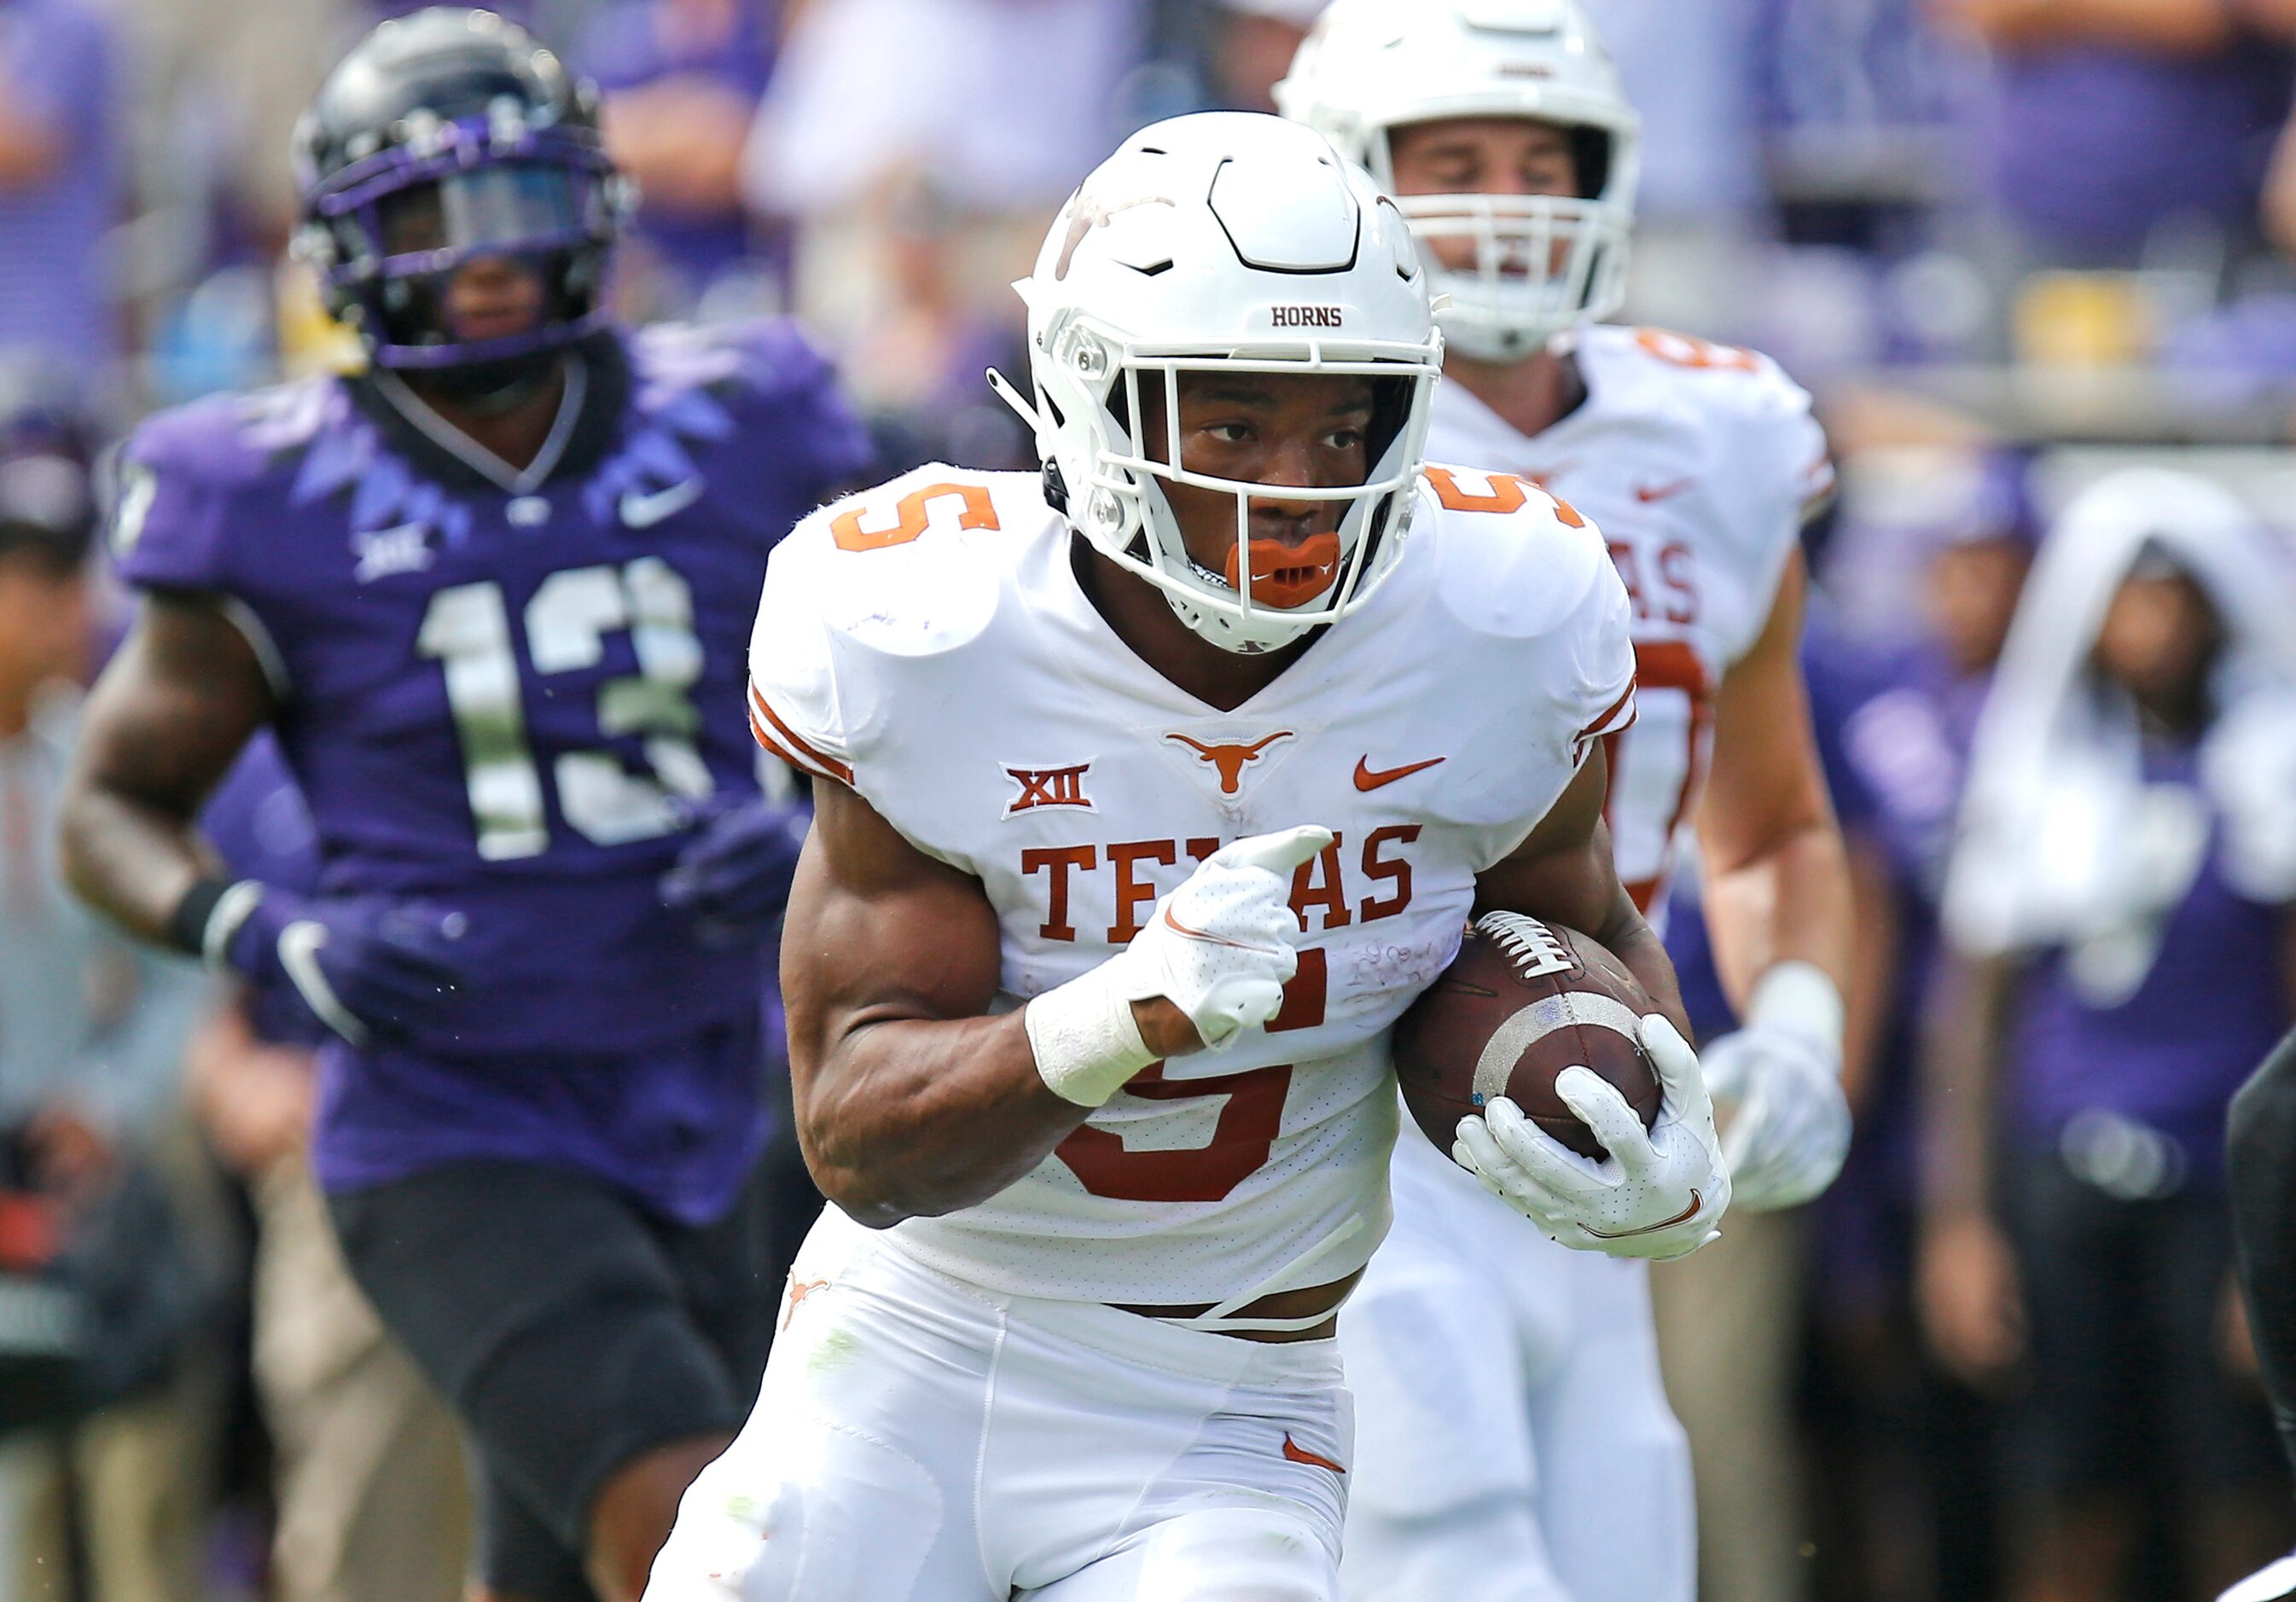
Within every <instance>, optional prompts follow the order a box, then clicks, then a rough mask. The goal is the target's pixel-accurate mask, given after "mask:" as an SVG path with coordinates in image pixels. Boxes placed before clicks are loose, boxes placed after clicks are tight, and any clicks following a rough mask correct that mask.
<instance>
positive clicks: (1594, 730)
mask: <svg viewBox="0 0 2296 1602" xmlns="http://www.w3.org/2000/svg"><path fill="white" fill-rule="evenodd" d="M1621 712H1623V713H1625V714H1626V715H1625V716H1624V717H1619V714H1620V713H1621ZM1636 715H1637V713H1636V707H1635V682H1634V681H1633V680H1632V679H1628V681H1627V687H1626V689H1625V690H1624V691H1621V692H1620V696H1619V699H1617V700H1615V701H1612V702H1611V704H1610V706H1609V707H1606V708H1604V710H1603V715H1602V716H1600V717H1598V718H1596V719H1595V721H1594V722H1593V723H1588V724H1587V726H1586V727H1585V728H1584V729H1581V730H1580V731H1579V740H1594V739H1595V738H1597V737H1599V736H1601V735H1604V734H1620V733H1623V732H1626V731H1627V730H1628V729H1630V728H1632V727H1633V726H1634V722H1635V718H1636ZM1613 718H1618V721H1617V722H1616V723H1613V722H1611V719H1613Z"/></svg>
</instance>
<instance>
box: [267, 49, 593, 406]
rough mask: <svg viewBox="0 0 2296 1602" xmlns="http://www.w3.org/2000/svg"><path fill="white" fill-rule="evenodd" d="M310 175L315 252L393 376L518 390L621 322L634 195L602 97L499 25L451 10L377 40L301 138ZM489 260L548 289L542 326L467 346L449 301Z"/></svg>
mask: <svg viewBox="0 0 2296 1602" xmlns="http://www.w3.org/2000/svg"><path fill="white" fill-rule="evenodd" d="M295 167H296V179H297V184H298V186H299V190H300V192H301V195H302V201H303V217H304V222H303V227H302V231H301V233H300V234H299V239H298V247H299V249H300V250H301V251H302V252H303V254H304V255H305V256H306V257H307V259H309V260H310V261H311V262H312V263H313V265H314V266H316V267H317V269H318V271H319V274H320V279H321V282H322V283H323V285H324V293H325V296H326V299H327V304H328V307H329V309H330V310H332V312H333V313H334V314H335V315H337V316H339V317H340V318H342V319H344V320H345V321H346V322H348V323H350V324H351V325H352V326H353V327H354V328H356V329H357V331H358V334H359V337H360V339H362V340H363V341H365V345H366V347H367V350H368V352H369V353H370V354H371V355H372V356H373V360H374V361H375V363H376V364H378V365H380V366H384V367H394V368H402V369H423V370H436V369H442V368H456V369H470V368H472V367H478V366H485V367H492V368H496V369H497V370H498V371H499V373H500V376H501V377H503V378H504V379H505V380H507V379H509V378H511V377H512V376H514V374H515V372H517V370H518V369H520V368H527V369H529V370H531V369H533V368H534V367H535V366H537V364H538V360H539V359H543V358H546V356H547V354H548V353H549V352H551V351H553V350H555V349H557V348H559V347H562V346H565V345H568V344H570V343H572V342H573V341H575V340H577V339H581V338H582V337H583V336H584V335H586V334H587V333H589V332H591V331H593V330H594V329H596V328H597V327H599V326H600V325H601V324H602V323H603V322H604V320H605V309H604V305H603V277H604V273H605V266H606V258H607V255H608V252H609V250H610V249H611V247H612V245H613V243H614V241H615V240H616V238H617V237H618V236H619V234H620V233H621V231H622V227H623V225H624V223H625V221H626V219H627V216H628V213H629V209H630V204H631V192H630V187H629V184H628V183H627V180H626V179H624V178H623V177H622V176H620V174H619V173H618V172H617V171H616V170H615V168H614V166H613V164H612V163H611V161H609V160H608V159H607V158H606V153H605V151H604V148H603V145H602V144H601V143H600V140H599V135H598V94H597V91H596V89H595V87H594V86H592V85H591V84H590V83H589V82H588V81H587V80H586V79H582V78H576V77H574V76H573V75H572V74H571V73H570V72H569V71H568V70H567V69H566V66H565V64H564V63H563V62H562V61H560V60H559V59H558V58H557V56H555V55H553V53H551V52H550V51H548V50H547V49H545V48H544V47H543V46H542V45H539V44H537V42H536V41H535V39H534V38H533V37H532V36H530V35H529V34H528V33H527V32H526V30H525V29H521V28H520V27H518V26H517V25H516V24H514V23H512V22H508V21H505V20H503V19H502V18H501V17H498V16H496V14H495V13H493V12H486V11H468V10H463V9H461V8H459V7H451V6H433V7H431V8H430V9H429V10H426V11H420V12H415V13H414V14H413V15H411V16H407V17H404V18H400V19H398V20H393V21H388V22H384V23H383V24H381V26H380V27H378V28H377V29H375V30H374V31H373V33H370V34H369V35H367V37H365V39H363V40H361V41H360V42H359V44H358V45H357V46H355V47H354V48H353V49H352V51H351V53H349V54H348V55H347V56H345V57H344V58H343V59H342V61H340V62H339V63H338V64H337V65H336V67H335V69H334V70H333V71H332V73H330V74H329V75H328V77H327V80H326V82H325V84H324V85H323V86H321V88H320V90H319V94H318V98H317V100H316V102H314V103H313V104H312V106H311V109H310V110H308V111H307V112H306V113H305V114H304V116H303V119H302V121H301V122H300V124H299V126H298V127H297V128H296V131H295ZM481 257H510V258H513V259H515V260H517V261H519V262H520V263H521V264H523V265H525V266H528V267H529V268H530V269H531V270H532V271H534V272H536V273H537V274H539V275H540V277H541V279H542V282H543V286H544V292H545V304H544V307H543V308H542V315H541V317H540V318H539V320H538V321H537V323H536V324H535V325H534V326H533V327H531V328H529V329H527V330H524V331H519V332H514V333H508V334H502V335H496V336H491V337H486V338H478V339H457V338H456V337H455V331H454V329H453V328H452V327H450V326H449V323H448V320H447V286H448V283H449V282H450V281H451V280H452V278H453V277H454V275H455V272H456V271H457V269H459V268H460V267H462V266H463V265H464V264H465V263H467V262H470V261H472V260H476V259H479V258H481Z"/></svg>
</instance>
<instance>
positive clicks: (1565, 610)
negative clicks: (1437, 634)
mask: <svg viewBox="0 0 2296 1602" xmlns="http://www.w3.org/2000/svg"><path fill="white" fill-rule="evenodd" d="M1411 537H1412V538H1414V539H1415V540H1425V541H1426V542H1427V543H1428V544H1430V545H1431V546H1433V547H1434V552H1433V555H1434V559H1435V572H1434V582H1435V588H1436V592H1437V593H1438V594H1439V595H1440V596H1441V598H1442V601H1443V604H1444V605H1445V606H1446V607H1447V608H1448V609H1449V610H1450V612H1451V614H1452V616H1454V617H1456V618H1458V619H1459V621H1460V622H1461V623H1463V624H1464V625H1466V626H1467V627H1468V628H1469V629H1471V630H1472V631H1473V632H1474V633H1480V634H1495V635H1498V636H1500V637H1502V638H1505V639H1515V640H1523V639H1531V638H1535V637H1537V636H1538V635H1541V634H1545V633H1550V632H1551V631H1553V630H1554V629H1555V628H1558V627H1560V626H1562V624H1563V623H1564V622H1565V621H1567V620H1568V619H1569V618H1570V617H1571V616H1572V615H1573V614H1575V613H1576V612H1577V610H1578V609H1579V605H1580V603H1581V602H1582V601H1584V600H1585V599H1586V595H1587V590H1588V588H1589V587H1590V586H1592V585H1593V584H1594V583H1595V580H1596V579H1598V578H1599V577H1601V576H1602V575H1603V574H1604V573H1606V572H1608V571H1610V566H1611V559H1610V552H1609V551H1608V549H1607V548H1606V547H1605V546H1604V545H1603V536H1602V535H1601V534H1600V533H1599V532H1598V531H1597V530H1596V529H1595V526H1594V524H1593V523H1591V522H1590V521H1588V520H1587V519H1586V518H1585V517H1583V516H1582V515H1580V513H1579V511H1578V510H1577V509H1576V508H1574V507H1572V506H1571V505H1570V503H1569V502H1567V501H1562V500H1560V499H1558V498H1556V497H1555V496H1554V495H1551V494H1547V493H1546V491H1545V490H1543V489H1541V488H1539V487H1538V486H1537V485H1535V484H1533V483H1531V482H1530V481H1529V480H1528V479H1525V478H1516V477H1515V476H1514V475H1513V474H1512V473H1492V472H1484V471H1481V470H1477V469H1473V468H1464V467H1447V466H1444V465H1443V464H1441V463H1439V462H1431V463H1429V464H1428V465H1427V467H1426V468H1425V469H1423V474H1422V477H1421V479H1420V484H1419V497H1418V502H1417V509H1416V512H1415V526H1414V527H1413V530H1412V535H1411Z"/></svg>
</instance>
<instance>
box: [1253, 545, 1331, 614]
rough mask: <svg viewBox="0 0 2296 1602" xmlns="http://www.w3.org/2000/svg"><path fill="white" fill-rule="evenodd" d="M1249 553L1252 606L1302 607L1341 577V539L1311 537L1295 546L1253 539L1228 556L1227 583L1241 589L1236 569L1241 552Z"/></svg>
mask: <svg viewBox="0 0 2296 1602" xmlns="http://www.w3.org/2000/svg"><path fill="white" fill-rule="evenodd" d="M1246 550H1249V551H1250V552H1251V599H1252V601H1253V603H1254V604H1255V605H1260V604H1265V605H1267V606H1272V607H1282V608H1285V609H1290V608H1292V607H1296V606H1305V605H1307V604H1308V602H1309V601H1313V600H1315V599H1316V596H1318V595H1321V594H1322V593H1324V591H1326V590H1328V589H1330V588H1331V587H1332V582H1333V580H1334V579H1336V578H1337V577H1339V576H1340V536H1339V535H1336V534H1311V535H1308V537H1307V538H1306V539H1304V540H1302V541H1300V543H1299V544H1296V545H1287V544H1283V542H1282V541H1280V540H1252V541H1251V542H1249V543H1248V544H1243V545H1238V546H1236V547H1235V548H1234V549H1233V550H1231V551H1229V552H1228V553H1227V582H1228V586H1229V587H1230V588H1231V589H1234V590H1242V588H1243V585H1242V583H1240V582H1239V580H1238V574H1237V569H1238V568H1240V567H1241V566H1242V562H1241V560H1239V559H1240V558H1242V555H1243V553H1244V552H1245V551H1246Z"/></svg>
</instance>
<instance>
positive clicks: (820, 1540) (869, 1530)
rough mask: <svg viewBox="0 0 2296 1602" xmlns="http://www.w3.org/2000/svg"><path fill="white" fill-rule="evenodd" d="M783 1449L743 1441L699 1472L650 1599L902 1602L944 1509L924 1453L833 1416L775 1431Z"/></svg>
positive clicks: (655, 1601)
mask: <svg viewBox="0 0 2296 1602" xmlns="http://www.w3.org/2000/svg"><path fill="white" fill-rule="evenodd" d="M774 1445H775V1459H776V1461H775V1462H774V1463H772V1464H769V1465H758V1464H745V1463H744V1462H743V1461H742V1459H741V1451H740V1448H738V1447H737V1448H736V1449H735V1451H734V1452H732V1453H729V1454H728V1455H727V1456H726V1457H725V1458H723V1459H719V1460H718V1462H717V1464H716V1465H715V1466H713V1467H711V1468H710V1469H709V1472H707V1473H705V1474H703V1475H701V1477H700V1478H699V1479H697V1480H695V1481H694V1483H693V1488H692V1489H691V1490H689V1491H688V1492H686V1493H685V1500H684V1501H683V1502H682V1503H681V1504H680V1506H679V1508H678V1511H677V1527H676V1533H674V1534H672V1535H671V1537H670V1539H669V1542H668V1545H667V1546H665V1547H664V1548H663V1549H662V1551H661V1555H660V1557H659V1558H658V1559H656V1561H655V1563H654V1565H653V1578H652V1584H651V1585H650V1586H649V1587H648V1589H647V1590H646V1591H645V1602H734V1599H735V1598H739V1602H903V1599H904V1598H910V1597H913V1596H914V1595H915V1594H916V1583H917V1577H918V1575H919V1574H920V1573H922V1571H923V1568H924V1566H925V1559H926V1557H927V1556H928V1554H929V1553H930V1552H931V1549H932V1547H933V1543H934V1542H935V1541H936V1540H938V1539H939V1534H940V1530H941V1524H942V1522H943V1519H944V1516H945V1513H944V1508H943V1505H942V1500H941V1493H940V1488H939V1486H938V1485H937V1484H936V1483H934V1481H933V1478H932V1475H931V1474H929V1473H928V1472H927V1471H926V1470H925V1468H924V1467H923V1465H922V1464H920V1463H918V1462H917V1461H916V1460H915V1459H912V1458H910V1457H908V1456H907V1455H906V1454H905V1453H902V1452H900V1451H896V1450H895V1449H894V1448H892V1447H891V1446H889V1445H887V1444H886V1443H883V1442H881V1441H876V1440H872V1439H871V1438H869V1437H867V1436H865V1435H862V1434H857V1433H855V1432H854V1431H851V1430H848V1429H841V1428H839V1427H837V1426H834V1425H830V1424H826V1423H819V1422H816V1423H813V1424H810V1425H808V1424H806V1423H804V1422H802V1421H792V1423H791V1427H790V1428H789V1429H787V1430H786V1431H781V1432H776V1438H775V1443H774Z"/></svg>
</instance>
